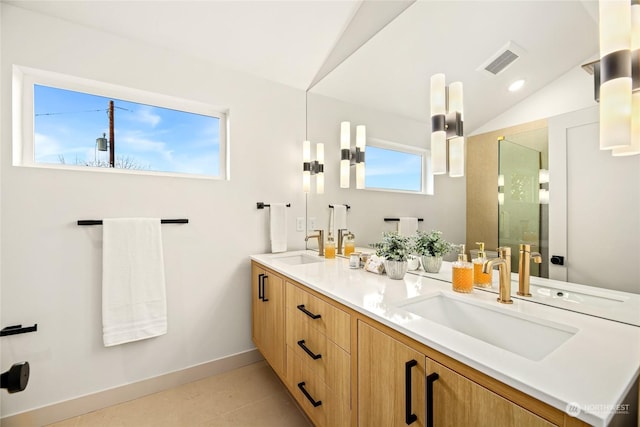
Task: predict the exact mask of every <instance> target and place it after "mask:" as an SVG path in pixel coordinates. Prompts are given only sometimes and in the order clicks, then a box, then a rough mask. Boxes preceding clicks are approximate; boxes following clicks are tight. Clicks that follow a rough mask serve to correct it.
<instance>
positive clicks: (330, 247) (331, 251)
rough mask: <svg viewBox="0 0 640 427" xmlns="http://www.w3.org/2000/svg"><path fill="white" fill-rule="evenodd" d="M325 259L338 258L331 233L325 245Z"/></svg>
mask: <svg viewBox="0 0 640 427" xmlns="http://www.w3.org/2000/svg"><path fill="white" fill-rule="evenodd" d="M324 257H325V258H327V259H333V258H335V257H336V242H335V241H334V240H333V236H332V235H331V233H329V236H328V237H327V241H326V243H325V244H324Z"/></svg>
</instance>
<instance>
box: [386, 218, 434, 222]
mask: <svg viewBox="0 0 640 427" xmlns="http://www.w3.org/2000/svg"><path fill="white" fill-rule="evenodd" d="M384 220H385V221H396V222H397V221H400V218H385V219H384ZM418 221H424V219H422V218H418Z"/></svg>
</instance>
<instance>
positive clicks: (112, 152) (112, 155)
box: [109, 100, 116, 168]
mask: <svg viewBox="0 0 640 427" xmlns="http://www.w3.org/2000/svg"><path fill="white" fill-rule="evenodd" d="M113 110H114V108H113V100H111V101H109V167H111V168H115V167H116V162H115V159H116V156H115V153H116V150H115V143H116V138H115V133H114V131H113Z"/></svg>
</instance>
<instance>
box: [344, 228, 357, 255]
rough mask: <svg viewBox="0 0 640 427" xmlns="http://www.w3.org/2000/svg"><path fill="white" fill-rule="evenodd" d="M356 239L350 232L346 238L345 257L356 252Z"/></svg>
mask: <svg viewBox="0 0 640 427" xmlns="http://www.w3.org/2000/svg"><path fill="white" fill-rule="evenodd" d="M355 237H356V236H355V235H354V234H353V233H352V232H348V233H347V235H346V237H345V238H344V256H349V255H351V253H353V251H355V250H356V241H355Z"/></svg>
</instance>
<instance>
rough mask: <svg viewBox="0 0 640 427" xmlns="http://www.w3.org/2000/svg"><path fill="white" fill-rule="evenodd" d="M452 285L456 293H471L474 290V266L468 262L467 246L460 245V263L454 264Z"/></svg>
mask: <svg viewBox="0 0 640 427" xmlns="http://www.w3.org/2000/svg"><path fill="white" fill-rule="evenodd" d="M451 284H452V285H453V290H454V291H456V292H464V293H469V292H471V291H472V290H473V265H472V264H471V263H470V262H469V261H468V260H467V254H465V245H460V253H459V254H458V261H456V262H454V263H453V274H452V277H451Z"/></svg>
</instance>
